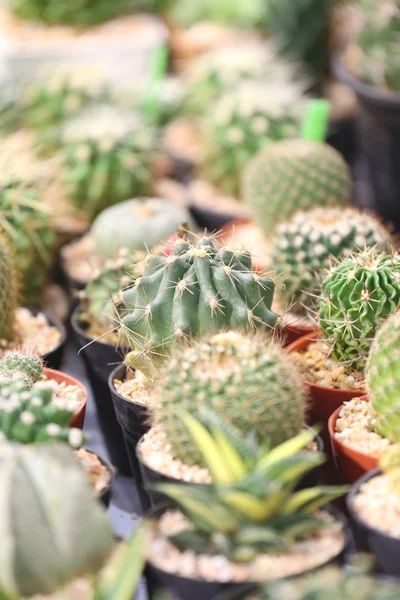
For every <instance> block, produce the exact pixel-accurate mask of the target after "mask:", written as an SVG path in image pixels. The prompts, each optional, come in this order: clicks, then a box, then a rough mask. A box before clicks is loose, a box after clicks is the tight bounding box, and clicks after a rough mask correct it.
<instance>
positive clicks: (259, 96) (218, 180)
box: [202, 83, 305, 197]
mask: <svg viewBox="0 0 400 600" xmlns="http://www.w3.org/2000/svg"><path fill="white" fill-rule="evenodd" d="M301 95H302V91H301V89H300V87H299V86H298V85H296V84H288V85H286V86H285V85H283V84H282V85H280V84H277V83H273V84H268V83H265V84H264V83H251V84H250V83H246V84H242V85H241V86H240V87H239V88H238V89H237V90H235V91H234V92H230V93H228V94H225V95H224V96H222V97H221V98H220V99H219V100H218V101H217V102H216V103H215V104H212V105H211V106H210V109H209V112H208V114H207V115H205V120H204V126H203V130H202V133H203V138H204V144H205V159H204V164H203V175H204V177H205V179H207V180H208V181H210V182H212V183H214V184H215V185H216V186H217V187H218V188H220V189H221V190H223V191H224V192H226V193H228V194H231V195H233V196H235V197H240V179H241V172H242V169H243V167H244V166H245V164H246V163H247V162H248V161H249V160H250V159H251V158H252V157H253V156H254V155H255V154H257V153H258V152H259V151H260V150H261V149H262V148H265V147H266V146H269V145H270V144H271V142H274V141H277V140H283V139H287V138H295V137H298V135H299V125H300V122H301V120H302V117H303V112H304V107H305V106H304V104H303V103H302V102H301Z"/></svg>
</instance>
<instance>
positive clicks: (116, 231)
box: [91, 198, 191, 259]
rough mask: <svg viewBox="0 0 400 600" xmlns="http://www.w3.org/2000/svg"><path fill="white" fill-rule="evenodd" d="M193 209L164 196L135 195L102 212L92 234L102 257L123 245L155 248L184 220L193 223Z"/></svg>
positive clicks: (97, 218) (129, 247) (115, 253)
mask: <svg viewBox="0 0 400 600" xmlns="http://www.w3.org/2000/svg"><path fill="white" fill-rule="evenodd" d="M190 221H191V217H190V214H189V212H188V211H187V210H186V209H184V208H180V207H178V206H175V205H174V204H172V203H171V202H168V201H167V200H163V199H161V198H134V199H132V200H126V201H125V202H121V203H119V204H117V205H116V206H111V207H109V208H107V209H105V210H104V211H103V212H101V213H100V214H99V215H98V216H97V217H96V219H95V221H94V223H93V225H92V228H91V235H92V236H93V239H94V241H95V245H96V252H97V254H98V255H99V256H100V257H101V259H112V258H115V257H116V256H117V255H118V252H119V251H120V250H121V249H126V250H129V251H133V250H142V251H143V250H146V249H148V250H151V249H152V248H153V247H154V246H156V245H158V244H160V243H163V242H165V241H166V240H167V239H168V238H169V237H170V236H171V235H172V234H173V233H175V231H176V229H177V228H178V227H179V225H181V224H182V223H189V222H190Z"/></svg>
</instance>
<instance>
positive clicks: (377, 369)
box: [365, 312, 400, 443]
mask: <svg viewBox="0 0 400 600" xmlns="http://www.w3.org/2000/svg"><path fill="white" fill-rule="evenodd" d="M399 344H400V313H398V312H397V313H395V314H394V315H391V316H390V317H389V318H388V319H387V320H386V321H385V322H384V323H383V324H382V326H381V327H380V329H379V331H378V333H377V334H376V337H375V340H374V343H373V344H372V346H371V351H370V354H369V357H368V362H367V366H366V370H365V377H366V385H367V391H368V397H369V400H370V402H371V404H372V407H373V409H374V412H375V425H374V428H375V431H377V432H378V433H379V435H381V436H383V437H385V438H388V439H389V440H390V441H391V442H392V443H396V442H398V441H399V440H400V386H399V378H398V374H397V369H398V366H399V364H400V360H399V347H400V346H399Z"/></svg>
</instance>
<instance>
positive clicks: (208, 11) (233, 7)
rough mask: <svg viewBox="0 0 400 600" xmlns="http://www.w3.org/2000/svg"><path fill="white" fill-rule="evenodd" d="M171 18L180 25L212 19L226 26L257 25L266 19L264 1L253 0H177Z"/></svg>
mask: <svg viewBox="0 0 400 600" xmlns="http://www.w3.org/2000/svg"><path fill="white" fill-rule="evenodd" d="M170 16H171V18H172V19H173V20H174V21H175V22H176V23H178V24H179V25H181V26H182V27H191V26H192V25H195V24H196V23H198V22H201V21H212V22H214V23H220V24H221V25H226V26H228V27H251V28H254V27H259V26H265V25H266V22H267V21H268V11H267V7H266V4H265V2H263V1H261V0H255V1H254V2H251V3H242V2H236V0H222V2H218V3H216V2H213V1H212V0H200V1H199V2H192V1H191V0H177V2H176V3H175V6H173V8H172V10H171V14H170Z"/></svg>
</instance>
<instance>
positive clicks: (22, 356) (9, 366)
mask: <svg viewBox="0 0 400 600" xmlns="http://www.w3.org/2000/svg"><path fill="white" fill-rule="evenodd" d="M43 369H44V364H43V360H42V359H41V358H40V356H36V355H35V354H34V353H33V352H30V351H29V350H25V351H24V350H9V351H8V352H6V353H5V354H4V356H3V358H2V359H1V360H0V378H1V379H5V380H11V379H15V378H19V379H22V380H23V381H24V383H25V385H26V386H27V387H28V388H31V387H32V386H33V384H34V383H36V382H37V381H40V380H41V379H42V376H43Z"/></svg>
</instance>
